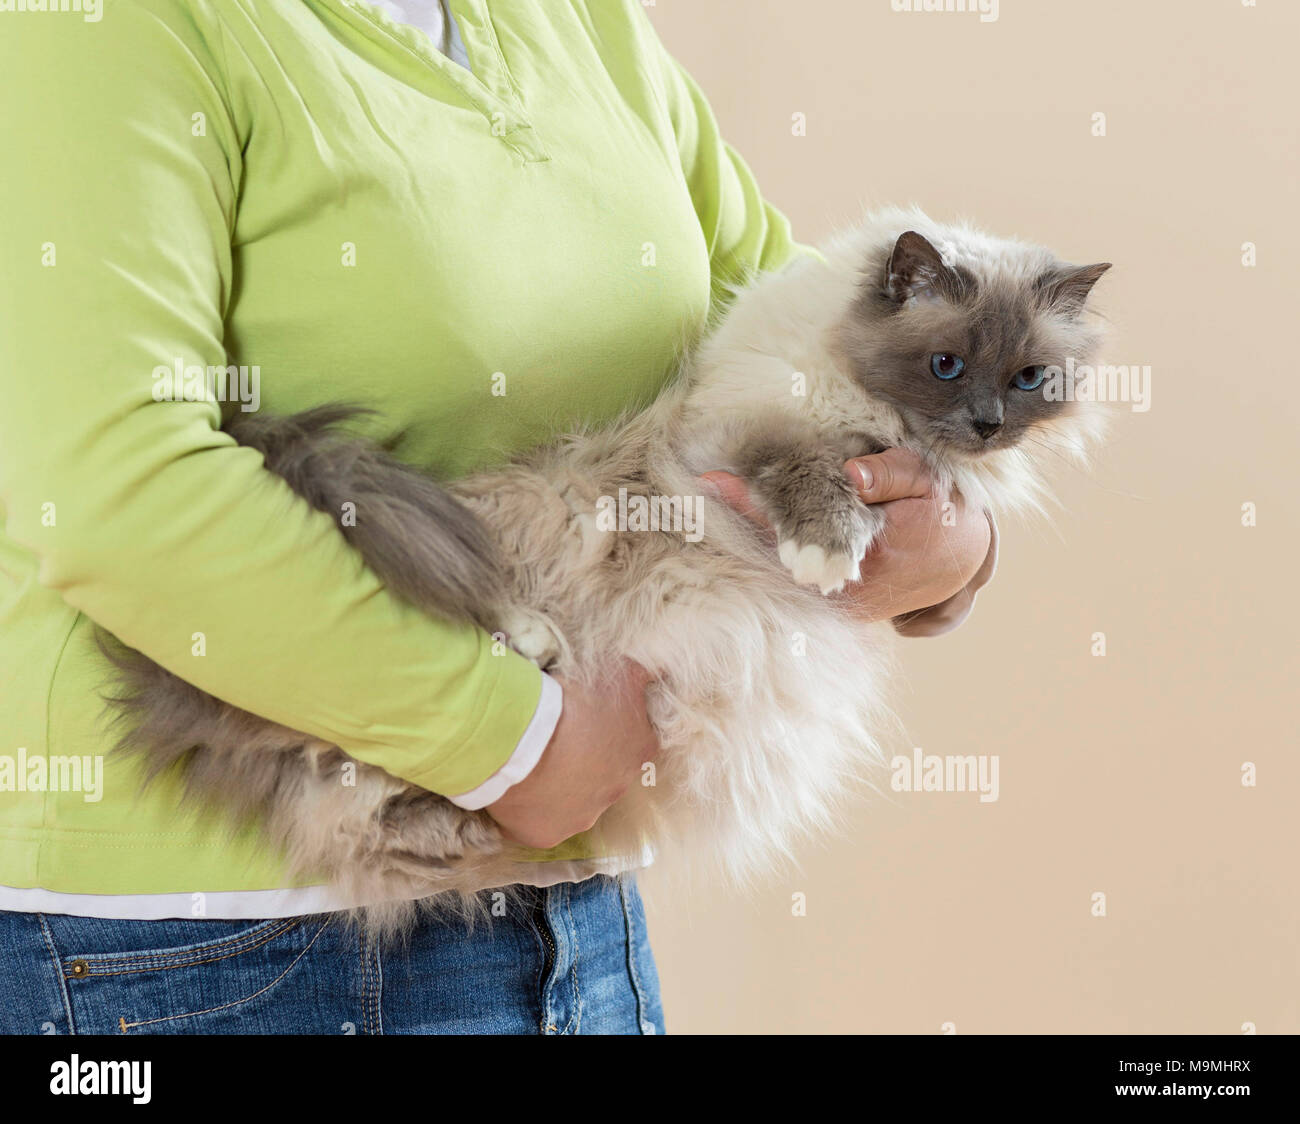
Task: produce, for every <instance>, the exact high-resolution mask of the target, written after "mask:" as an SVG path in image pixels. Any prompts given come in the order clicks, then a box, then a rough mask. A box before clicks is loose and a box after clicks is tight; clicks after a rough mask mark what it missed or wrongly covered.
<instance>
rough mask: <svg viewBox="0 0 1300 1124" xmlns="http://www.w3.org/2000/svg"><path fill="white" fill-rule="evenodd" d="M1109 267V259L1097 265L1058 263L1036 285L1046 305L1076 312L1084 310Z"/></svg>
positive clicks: (1068, 311)
mask: <svg viewBox="0 0 1300 1124" xmlns="http://www.w3.org/2000/svg"><path fill="white" fill-rule="evenodd" d="M1109 268H1110V262H1108V261H1103V262H1097V263H1096V264H1095V265H1058V266H1057V267H1056V268H1055V269H1053V270H1050V271H1049V272H1047V273H1044V274H1043V275H1042V276H1041V277H1040V278H1039V279H1038V281H1037V283H1036V285H1037V288H1038V292H1039V294H1040V295H1041V297H1042V300H1043V303H1044V304H1045V305H1047V306H1048V307H1050V308H1057V309H1060V310H1061V311H1063V312H1067V313H1071V314H1074V313H1077V312H1079V311H1080V310H1082V308H1083V304H1084V302H1085V301H1086V300H1087V299H1088V294H1089V293H1090V292H1092V287H1093V286H1094V285H1095V284H1097V282H1098V281H1099V280H1100V279H1101V275H1102V274H1103V273H1105V272H1106V270H1108V269H1109Z"/></svg>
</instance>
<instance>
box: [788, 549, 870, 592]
mask: <svg viewBox="0 0 1300 1124" xmlns="http://www.w3.org/2000/svg"><path fill="white" fill-rule="evenodd" d="M780 556H781V562H782V564H783V565H785V567H786V568H787V569H788V570H789V571H790V573H791V574H792V575H793V576H794V580H795V581H796V582H798V583H799V584H800V585H815V586H816V587H817V588H818V589H820V590H821V591H822V593H823V594H827V595H829V594H832V593H838V592H839V591H840V590H841V589H843V588H844V583H845V582H847V581H850V580H852V579H853V578H856V577H857V575H858V567H859V566H860V565H861V562H862V559H861V557H854V556H853V555H851V554H840V553H831V554H828V553H827V552H826V551H825V550H823V549H822V548H821V547H820V546H817V545H816V544H815V543H809V544H808V545H807V546H799V545H798V544H796V543H794V542H784V543H782V544H781V548H780Z"/></svg>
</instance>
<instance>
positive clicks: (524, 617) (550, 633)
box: [501, 609, 561, 670]
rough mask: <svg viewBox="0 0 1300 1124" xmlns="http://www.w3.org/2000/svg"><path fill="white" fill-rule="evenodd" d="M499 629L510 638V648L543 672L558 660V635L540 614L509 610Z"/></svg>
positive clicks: (559, 648) (526, 610)
mask: <svg viewBox="0 0 1300 1124" xmlns="http://www.w3.org/2000/svg"><path fill="white" fill-rule="evenodd" d="M501 627H502V629H503V630H504V631H505V634H506V635H507V636H508V637H509V638H510V647H512V648H513V649H514V650H515V651H516V652H518V653H519V654H520V655H521V656H523V657H524V658H525V659H529V660H532V661H533V663H535V664H536V665H537V666H538V667H540V668H542V669H543V670H545V669H546V668H548V667H550V666H551V665H552V664H554V663H555V661H556V660H558V659H559V658H560V652H561V644H560V637H559V634H558V633H557V632H556V631H555V629H554V628H553V627H552V626H551V624H550V622H549V621H547V619H546V618H545V617H543V616H542V615H541V614H540V613H534V612H532V611H530V610H528V609H511V610H510V611H509V612H507V613H506V614H505V619H504V620H503V621H502V625H501Z"/></svg>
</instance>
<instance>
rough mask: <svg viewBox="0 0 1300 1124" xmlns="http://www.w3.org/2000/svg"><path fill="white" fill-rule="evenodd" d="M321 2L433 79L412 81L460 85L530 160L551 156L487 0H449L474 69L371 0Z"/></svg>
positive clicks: (430, 89) (434, 86)
mask: <svg viewBox="0 0 1300 1124" xmlns="http://www.w3.org/2000/svg"><path fill="white" fill-rule="evenodd" d="M315 2H316V3H318V4H320V5H321V6H323V7H326V8H328V9H330V10H331V11H332V12H334V13H335V14H336V15H338V16H339V17H340V18H341V19H343V20H345V21H346V22H347V23H348V24H349V25H351V26H352V27H354V28H356V29H357V31H358V32H360V33H361V34H363V35H365V36H366V38H368V39H370V40H371V41H372V42H375V43H378V44H380V45H382V46H384V47H385V48H389V49H392V50H395V51H398V52H400V53H403V54H406V55H408V56H414V58H415V60H416V61H417V62H418V63H419V64H421V67H420V70H421V71H422V72H423V73H424V74H425V75H427V78H428V84H425V83H422V82H420V81H418V80H417V81H413V82H411V85H413V86H414V87H415V88H416V89H421V90H423V92H425V93H429V94H431V95H433V96H440V95H442V94H444V93H445V92H446V87H447V86H449V85H450V86H452V87H454V89H455V90H456V91H457V92H458V93H459V94H460V95H461V96H462V98H463V99H464V100H465V101H467V102H469V103H470V104H471V105H473V106H474V107H475V108H476V109H478V111H479V112H480V113H482V114H483V117H484V119H485V121H486V124H487V127H488V128H489V129H490V131H491V133H492V135H493V136H497V137H500V138H501V140H502V141H503V142H504V143H505V144H507V145H509V146H510V147H511V148H513V149H514V150H515V151H516V152H518V153H519V154H520V155H521V156H522V157H523V158H524V159H525V160H528V161H543V160H549V159H550V156H549V155H548V153H547V152H546V149H545V148H544V147H543V145H542V143H541V141H540V140H539V139H538V137H537V135H536V132H535V131H534V129H533V125H532V122H531V121H530V120H529V119H528V115H527V113H526V112H525V110H524V105H523V102H522V100H521V99H520V97H519V91H518V88H517V87H516V86H515V83H514V79H513V78H512V77H511V74H510V71H509V69H508V68H507V66H506V60H505V56H504V55H503V54H502V52H501V44H500V42H499V41H498V40H497V34H496V28H495V27H494V26H493V23H492V16H491V14H490V13H489V11H488V5H487V0H448V2H447V7H448V9H449V12H450V16H451V18H452V19H454V20H455V21H456V26H457V29H458V30H459V32H460V37H461V41H462V42H463V43H464V45H465V53H466V55H467V56H468V57H469V64H470V65H469V68H468V69H467V68H465V67H463V66H461V65H460V63H458V62H455V61H454V60H452V59H450V58H448V57H447V56H446V55H445V54H443V53H442V52H441V51H440V50H438V48H437V47H436V46H435V45H434V43H433V42H432V41H431V40H430V39H429V37H428V36H427V35H425V34H424V32H422V31H420V29H419V28H416V27H411V26H410V25H408V24H402V23H398V22H396V21H395V20H393V19H391V18H390V17H389V16H388V15H387V14H386V13H385V12H383V11H382V10H381V9H379V8H376V7H375V6H374V5H373V4H370V3H367V0H315ZM418 73H420V71H417V74H418ZM402 77H403V78H405V75H403V76H402Z"/></svg>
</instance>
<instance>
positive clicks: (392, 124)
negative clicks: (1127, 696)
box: [0, 0, 795, 894]
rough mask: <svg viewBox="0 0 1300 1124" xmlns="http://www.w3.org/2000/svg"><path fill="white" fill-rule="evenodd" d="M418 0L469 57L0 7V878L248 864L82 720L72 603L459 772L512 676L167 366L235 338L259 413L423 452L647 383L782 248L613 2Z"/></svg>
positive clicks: (359, 14)
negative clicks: (80, 774) (240, 440)
mask: <svg viewBox="0 0 1300 1124" xmlns="http://www.w3.org/2000/svg"><path fill="white" fill-rule="evenodd" d="M451 9H452V11H453V13H454V15H455V18H456V20H457V23H458V26H459V28H460V32H461V36H462V38H463V40H464V42H465V45H466V49H467V51H468V54H469V57H470V61H471V65H472V68H473V69H472V71H467V70H465V69H464V68H463V67H460V66H457V65H456V64H455V63H454V62H452V61H451V60H449V59H447V58H445V57H444V56H442V55H440V54H439V53H438V52H437V51H436V50H435V49H434V48H433V47H432V45H431V44H430V42H429V41H428V40H427V39H426V38H425V37H423V36H422V35H421V33H419V32H418V31H416V30H414V29H411V28H407V27H402V26H400V25H397V24H394V23H392V22H391V21H389V20H388V19H386V18H385V17H384V16H382V15H381V14H379V13H378V12H377V10H375V9H374V8H372V7H370V6H369V5H368V4H365V3H362V2H354V0H105V3H104V6H103V15H102V19H100V20H98V21H94V20H91V19H87V18H84V17H83V15H81V14H78V13H71V12H70V13H37V12H19V13H10V14H9V15H6V16H4V17H3V23H2V25H0V73H3V74H4V75H5V77H6V85H7V88H8V89H9V90H10V98H9V99H8V104H7V106H6V108H5V109H4V110H3V112H0V151H2V152H4V153H5V156H4V160H5V164H6V170H5V173H4V181H3V188H2V191H3V195H2V198H3V206H0V692H2V693H0V886H9V887H43V888H45V889H48V890H52V891H56V892H61V893H83V894H142V893H164V892H177V891H198V890H206V891H223V890H243V889H260V888H267V887H277V886H280V885H283V884H284V873H283V870H282V868H281V862H280V858H279V856H277V855H275V854H273V853H270V852H269V851H268V850H267V849H266V847H265V846H264V845H263V844H262V843H261V842H260V841H259V838H258V836H257V834H256V833H255V832H254V831H252V830H247V831H243V832H241V833H239V834H238V835H236V836H234V837H233V838H231V837H229V836H228V834H227V833H226V831H225V830H224V829H223V828H222V827H221V826H219V825H216V824H213V823H210V822H207V821H205V820H203V819H201V818H199V817H197V816H196V815H195V814H194V813H192V812H190V811H185V810H180V809H178V793H179V788H178V785H177V783H176V781H175V779H174V778H166V779H164V780H163V781H162V782H159V783H157V784H155V785H154V786H152V787H150V788H149V789H147V790H146V791H145V792H144V794H143V795H142V794H141V785H140V776H139V772H138V766H137V764H136V763H135V762H134V761H133V760H132V759H123V758H119V757H117V756H115V755H111V754H108V749H109V747H110V745H111V743H112V735H111V733H110V732H109V731H108V729H107V727H106V725H105V722H104V714H103V703H102V700H101V697H100V695H101V692H102V691H103V690H104V689H105V685H106V682H107V678H106V677H107V668H106V665H105V664H104V662H103V660H102V658H101V657H100V655H99V653H98V651H97V649H96V646H95V643H94V639H93V623H98V624H99V625H101V626H103V627H105V628H107V629H108V630H109V631H111V632H112V633H114V634H116V635H117V636H118V637H119V638H120V639H121V640H123V641H124V642H126V643H127V644H129V645H131V646H132V647H135V648H138V649H139V650H141V651H142V652H144V653H146V654H147V655H149V656H150V657H151V658H152V659H153V660H155V661H156V662H158V663H160V664H162V665H163V666H165V667H167V668H169V669H170V670H172V671H173V672H175V673H176V674H178V675H180V676H182V677H183V678H185V679H187V680H188V681H190V682H192V683H194V684H196V685H197V686H199V687H201V688H202V689H203V690H205V691H208V692H209V693H211V694H213V695H215V696H217V697H219V698H221V699H224V700H227V701H228V702H231V703H234V704H236V705H238V706H240V707H243V708H244V709H246V710H249V711H252V712H254V713H257V714H260V715H263V716H265V717H267V718H271V719H273V720H275V721H277V722H280V723H283V724H285V725H287V726H292V727H295V728H297V729H300V730H303V731H306V732H308V733H310V734H313V735H316V736H318V737H321V738H325V739H328V740H330V741H332V742H334V743H336V744H338V745H339V746H341V747H342V748H343V749H344V750H346V751H347V752H348V753H350V754H352V755H353V756H354V757H356V758H358V759H360V760H362V761H366V762H369V763H371V764H374V765H378V766H381V767H382V768H384V769H386V770H388V771H389V772H390V773H393V774H394V775H397V776H399V777H403V778H405V779H407V780H409V781H411V782H412V783H415V784H418V785H422V786H424V787H427V788H429V789H431V790H433V791H441V792H448V793H456V792H461V791H465V790H467V789H470V788H473V787H474V786H476V785H477V784H479V783H480V782H481V781H483V780H484V779H485V778H486V777H488V776H490V775H491V774H492V773H493V772H495V771H496V770H497V768H498V767H499V766H500V765H501V764H502V763H503V762H504V761H505V760H506V759H507V758H508V757H509V755H510V753H511V751H512V750H513V748H514V746H515V745H516V743H517V742H518V739H519V737H520V734H521V732H522V731H523V729H524V728H525V726H526V725H527V723H528V721H529V720H530V718H531V716H532V714H533V711H534V708H535V705H536V702H537V698H538V692H539V686H540V678H539V673H538V672H537V671H536V669H535V668H533V667H532V666H531V665H530V664H528V663H527V662H526V661H524V660H523V659H521V658H520V657H518V656H516V655H514V654H512V653H506V654H493V651H492V645H491V642H490V638H488V637H487V636H486V635H484V634H483V633H481V632H479V631H477V630H474V629H470V628H458V627H451V626H448V625H447V624H445V623H441V622H438V621H434V620H431V619H429V618H427V617H424V616H422V615H421V614H419V613H417V612H416V611H414V610H413V609H411V608H410V607H408V606H407V605H405V604H403V603H402V602H401V601H399V600H398V599H397V598H395V597H394V596H392V595H391V594H390V593H388V592H387V591H386V590H385V589H384V587H383V586H382V585H381V584H380V582H379V580H378V579H377V577H376V576H375V575H374V574H373V573H372V572H370V571H369V570H368V569H367V568H366V567H365V566H364V565H363V564H362V562H361V561H360V559H359V557H358V556H357V555H356V554H355V552H353V551H352V550H351V548H349V547H348V546H347V545H346V543H345V542H344V540H343V538H342V535H341V534H340V531H339V529H338V527H337V525H336V523H335V521H334V520H333V519H331V518H330V517H329V516H327V515H323V514H320V513H316V512H313V511H311V510H310V509H309V508H308V507H307V505H306V504H305V502H303V501H301V500H299V499H298V498H296V497H295V496H294V495H292V493H291V492H290V491H289V490H288V488H287V487H286V486H285V485H284V484H283V482H281V481H280V480H278V479H277V478H276V477H274V476H273V475H271V474H270V473H268V472H267V471H266V470H265V469H264V468H263V467H262V464H261V460H260V457H259V456H258V454H256V453H254V452H252V451H250V450H246V449H241V448H239V447H237V446H236V445H234V443H233V442H232V441H231V440H230V439H229V438H228V437H226V436H225V435H224V434H223V433H221V432H220V431H219V429H218V426H219V424H220V416H221V408H222V404H221V403H220V402H217V401H214V400H213V396H212V395H208V394H206V393H202V392H200V393H198V394H195V393H194V389H193V388H194V387H195V386H196V385H198V384H196V383H194V382H193V381H191V383H190V387H191V392H190V395H189V398H190V400H185V395H184V394H183V393H181V394H179V397H180V399H181V400H178V401H169V400H162V401H160V400H158V399H159V397H163V398H165V397H166V395H167V394H168V393H169V390H168V387H170V393H172V394H173V396H176V394H177V391H178V390H180V391H183V390H184V384H183V383H179V384H171V383H169V380H167V379H165V378H163V377H162V371H163V370H166V369H170V370H177V369H181V370H184V369H186V368H190V367H199V368H204V369H206V368H209V367H212V368H218V367H226V366H227V365H237V366H240V367H246V368H247V369H248V371H247V376H246V377H247V379H248V383H247V389H248V390H250V391H251V390H252V389H253V388H254V387H256V389H257V390H258V392H259V398H260V401H259V405H260V407H261V408H263V409H266V410H270V411H273V412H276V413H286V412H291V411H294V410H298V409H302V408H305V407H308V406H311V405H314V404H318V403H321V402H325V401H331V400H338V399H346V400H351V401H357V402H361V403H364V404H366V405H369V406H371V407H374V408H375V409H377V410H378V411H380V418H379V419H378V420H376V421H375V422H373V423H369V424H370V426H371V429H372V430H373V432H374V434H375V435H377V436H378V435H389V434H392V433H396V432H398V431H400V432H401V433H402V434H403V437H402V439H401V442H400V444H399V446H398V453H399V455H400V456H402V457H403V458H405V459H407V460H409V461H411V462H414V463H422V464H428V465H432V466H434V467H436V468H437V469H440V470H441V471H443V472H444V473H446V474H448V475H455V474H459V473H464V472H468V471H471V470H473V469H475V468H477V467H480V466H484V465H488V464H491V463H493V462H498V461H500V460H502V459H504V458H505V457H506V456H507V455H509V454H510V453H511V452H513V451H516V450H520V449H523V448H526V447H528V446H531V445H534V444H536V443H538V442H540V441H544V440H546V439H547V438H548V437H550V436H552V435H554V434H556V433H557V432H559V431H561V430H563V429H565V428H566V427H568V426H569V425H571V424H572V423H573V422H575V421H578V420H583V421H589V422H592V421H594V422H599V421H601V420H603V419H606V418H609V417H612V416H613V415H615V414H616V413H618V412H619V411H621V410H622V409H625V408H626V407H628V406H629V405H631V404H634V403H637V402H640V401H644V400H646V399H648V398H649V397H650V396H652V395H653V394H654V392H655V391H656V389H657V388H658V387H659V386H660V385H661V384H662V381H663V379H664V377H665V376H666V374H667V373H668V372H669V371H670V370H671V367H672V364H673V359H674V356H675V354H677V352H678V351H679V348H680V346H681V345H682V343H683V341H686V340H689V339H690V338H691V337H692V336H693V335H694V334H696V333H697V332H698V330H699V329H700V327H701V326H702V324H703V322H704V318H705V316H706V313H707V311H708V307H709V302H710V296H711V295H714V296H716V295H717V294H718V293H719V292H720V291H721V286H722V285H724V284H725V283H726V282H729V281H733V280H736V279H738V278H739V277H740V276H741V275H742V274H743V273H745V272H747V271H749V270H751V269H765V268H771V267H774V266H776V265H779V264H781V263H782V262H783V261H784V260H786V259H787V258H788V257H789V255H790V254H791V253H792V252H794V250H795V247H794V244H793V243H792V242H791V240H790V236H789V231H788V227H787V224H786V223H785V222H784V220H783V219H782V218H781V216H780V215H779V214H777V213H776V212H774V211H773V210H772V209H771V208H770V207H769V206H767V205H766V204H765V203H764V202H763V200H762V198H761V197H760V195H759V193H758V191H757V189H756V186H755V184H754V181H753V178H752V177H751V175H750V173H749V171H748V170H747V169H746V167H745V165H744V164H743V162H741V161H740V159H739V158H738V157H737V156H736V155H735V153H733V152H732V151H731V150H730V149H729V148H727V146H726V145H725V144H724V143H723V142H722V140H721V138H720V137H719V135H718V131H717V127H716V124H715V121H714V119H713V117H712V115H711V113H710V112H709V110H708V107H707V106H706V104H705V102H704V100H703V99H702V97H701V95H700V93H699V91H698V89H697V88H696V87H695V86H694V85H693V84H692V83H691V81H690V80H689V79H688V78H687V77H686V76H685V75H684V74H683V73H682V71H681V70H680V69H679V68H678V67H677V66H676V65H675V64H674V63H673V62H672V60H671V59H670V58H668V56H667V55H666V54H665V53H664V51H663V49H662V47H661V45H660V44H659V43H658V41H657V40H656V38H655V37H654V34H653V32H652V30H651V28H650V26H649V23H648V22H647V21H646V19H645V17H644V15H643V14H642V12H641V10H640V5H639V4H638V3H636V0H587V2H582V0H573V2H572V3H546V4H539V3H536V2H535V0H451ZM201 381H202V380H200V382H201ZM218 390H219V386H218ZM232 397H233V395H232ZM195 399H197V400H195ZM226 408H227V409H230V408H238V406H237V404H236V405H232V404H227V406H226ZM92 622H93V623H92ZM105 755H106V756H105ZM51 756H62V757H68V758H72V757H77V758H81V757H86V758H91V759H93V758H95V757H100V756H103V758H104V760H103V766H102V767H103V774H102V787H101V788H100V791H99V793H98V796H99V799H93V797H94V796H95V795H96V793H95V792H94V791H91V792H86V791H50V788H51V783H50V781H49V779H46V780H45V782H44V790H43V791H42V790H38V789H39V787H40V786H39V783H38V782H39V778H38V777H37V776H36V774H35V772H34V771H33V770H34V768H35V767H34V766H33V765H32V762H33V760H35V759H39V758H49V757H51ZM50 772H51V775H52V776H53V775H56V774H57V773H58V772H59V770H57V769H53V770H51V771H50ZM89 772H90V775H93V768H92V769H91V770H89ZM6 781H7V782H8V783H6ZM85 787H87V785H86V784H85V783H84V782H83V788H85ZM24 788H25V789H26V791H22V789H24ZM87 797H92V799H87Z"/></svg>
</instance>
